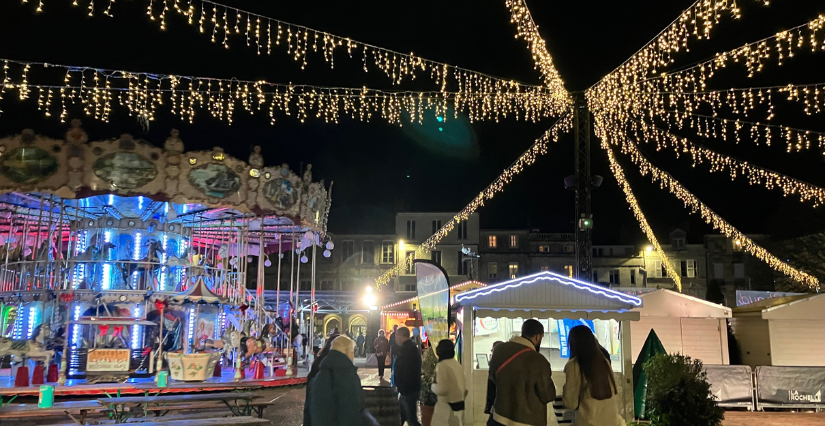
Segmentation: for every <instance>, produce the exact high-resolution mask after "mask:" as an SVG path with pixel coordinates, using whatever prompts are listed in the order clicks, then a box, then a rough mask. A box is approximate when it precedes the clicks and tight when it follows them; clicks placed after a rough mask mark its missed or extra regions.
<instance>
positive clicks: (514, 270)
mask: <svg viewBox="0 0 825 426" xmlns="http://www.w3.org/2000/svg"><path fill="white" fill-rule="evenodd" d="M508 266H509V269H510V279H513V278H517V277H518V263H511V264H510V265H508Z"/></svg>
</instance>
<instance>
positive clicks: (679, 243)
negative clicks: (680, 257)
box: [673, 237, 685, 250]
mask: <svg viewBox="0 0 825 426" xmlns="http://www.w3.org/2000/svg"><path fill="white" fill-rule="evenodd" d="M673 248H674V249H676V250H682V249H684V248H685V239H684V238H681V237H679V238H674V239H673Z"/></svg>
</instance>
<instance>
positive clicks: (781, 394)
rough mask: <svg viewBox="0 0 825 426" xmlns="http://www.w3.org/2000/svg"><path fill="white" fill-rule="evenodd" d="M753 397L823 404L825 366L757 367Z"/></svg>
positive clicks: (806, 403) (802, 403)
mask: <svg viewBox="0 0 825 426" xmlns="http://www.w3.org/2000/svg"><path fill="white" fill-rule="evenodd" d="M756 383H757V385H756V397H757V399H758V400H759V402H760V403H763V404H793V405H812V404H822V393H823V391H825V367H772V366H762V365H760V366H758V367H756Z"/></svg>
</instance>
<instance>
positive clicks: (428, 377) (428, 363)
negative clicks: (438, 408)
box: [420, 348, 438, 405]
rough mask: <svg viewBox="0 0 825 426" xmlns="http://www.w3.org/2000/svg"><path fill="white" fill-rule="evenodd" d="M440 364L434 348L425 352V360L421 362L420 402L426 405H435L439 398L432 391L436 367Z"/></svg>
mask: <svg viewBox="0 0 825 426" xmlns="http://www.w3.org/2000/svg"><path fill="white" fill-rule="evenodd" d="M436 364H438V357H437V356H435V351H434V350H432V348H427V350H425V351H424V359H422V360H421V396H420V398H421V399H420V401H421V403H422V404H424V405H435V403H436V399H437V397H436V396H435V394H434V393H432V391H431V390H430V385H432V384H433V379H434V378H435V366H436Z"/></svg>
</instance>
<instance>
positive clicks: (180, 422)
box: [48, 416, 271, 426]
mask: <svg viewBox="0 0 825 426" xmlns="http://www.w3.org/2000/svg"><path fill="white" fill-rule="evenodd" d="M192 420H197V425H198V426H225V425H226V424H227V418H225V417H221V418H211V419H200V420H198V419H196V418H194V417H193V418H180V419H175V420H169V421H164V420H160V421H158V420H154V421H148V422H141V423H137V424H138V425H140V426H192ZM231 422H232V425H233V426H254V425H269V424H271V423H270V421H269V420H266V419H259V418H256V417H249V416H241V417H232V420H231ZM48 426H77V425H76V424H74V423H68V424H53V425H48Z"/></svg>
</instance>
